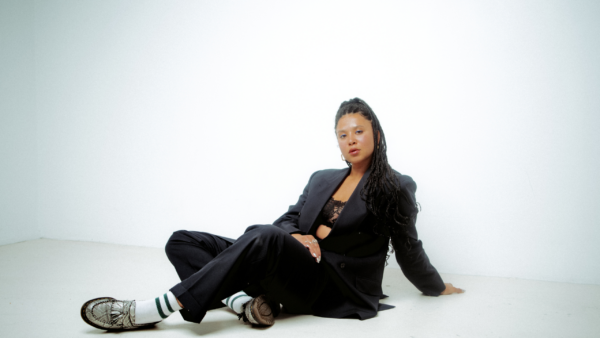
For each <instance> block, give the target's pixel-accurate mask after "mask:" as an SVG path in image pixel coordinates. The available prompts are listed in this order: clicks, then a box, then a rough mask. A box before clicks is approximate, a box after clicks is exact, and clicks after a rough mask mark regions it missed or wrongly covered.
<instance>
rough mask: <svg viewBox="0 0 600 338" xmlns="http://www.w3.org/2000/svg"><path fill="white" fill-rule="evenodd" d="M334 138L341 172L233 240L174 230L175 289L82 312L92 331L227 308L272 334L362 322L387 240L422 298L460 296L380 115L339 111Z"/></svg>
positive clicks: (170, 251) (355, 105)
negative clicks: (423, 233) (434, 258)
mask: <svg viewBox="0 0 600 338" xmlns="http://www.w3.org/2000/svg"><path fill="white" fill-rule="evenodd" d="M335 133H336V137H337V140H338V144H339V147H340V150H341V151H342V155H341V157H342V160H344V161H345V162H346V163H347V164H348V168H347V169H328V170H320V171H317V172H315V173H313V174H312V175H311V177H310V179H309V181H308V184H307V185H306V187H305V188H304V191H303V192H302V195H300V198H299V199H298V202H297V203H296V204H295V205H293V206H290V208H289V210H288V211H287V212H286V213H285V214H283V215H282V216H281V217H280V218H279V219H277V220H276V221H275V222H274V223H273V225H252V226H250V227H248V228H247V229H246V231H245V233H244V234H243V235H242V236H240V237H239V238H238V239H237V240H232V239H229V238H226V237H221V236H217V235H212V234H208V233H203V232H196V231H177V232H175V233H173V235H172V236H171V238H170V239H169V241H168V242H167V245H166V253H167V256H168V258H169V260H170V261H171V263H172V264H173V265H174V266H175V269H176V270H177V273H178V274H179V277H180V278H181V283H179V284H177V285H175V286H174V287H173V288H171V289H170V291H168V292H167V293H165V294H163V295H161V296H159V297H156V298H153V299H149V300H144V301H128V300H125V301H121V300H116V299H114V298H108V297H102V298H96V299H92V300H90V301H88V302H86V303H85V304H84V305H83V307H82V308H81V316H82V318H83V320H84V321H85V322H86V323H88V324H90V325H92V326H94V327H96V328H99V329H108V330H122V329H133V328H140V327H146V326H150V325H154V324H156V323H157V322H160V321H161V320H163V319H165V318H167V317H168V316H169V315H170V314H172V313H174V312H175V311H178V310H179V311H180V313H181V314H182V316H183V318H184V319H185V320H187V321H191V322H195V323H200V321H202V319H203V318H204V316H205V314H206V312H207V311H208V310H211V309H215V308H218V307H222V306H223V304H225V305H227V306H229V307H231V308H232V309H233V310H234V311H235V312H236V313H238V315H239V316H240V318H243V319H244V321H247V322H250V323H252V324H255V325H273V323H274V319H273V318H274V317H275V316H276V315H277V314H278V313H279V311H280V304H281V305H283V308H284V309H285V311H286V312H288V313H296V314H313V315H316V316H322V317H331V318H344V317H355V318H360V319H367V318H371V317H374V316H375V315H376V314H377V311H380V310H385V309H388V308H392V307H393V306H390V305H385V304H380V303H379V300H380V299H382V298H384V297H386V296H385V295H384V294H383V292H382V288H381V283H382V279H383V271H384V266H385V264H386V259H387V256H388V255H387V253H388V246H389V244H390V241H391V245H392V246H393V250H394V252H395V256H396V260H397V261H398V264H399V265H400V267H401V268H402V271H403V273H404V275H405V276H406V277H407V278H408V280H409V281H410V282H411V283H413V284H414V285H415V286H416V287H417V288H418V289H419V290H420V291H421V292H423V293H424V294H425V295H429V296H438V295H449V294H452V293H462V292H463V290H461V289H458V288H455V287H453V286H452V284H450V283H446V284H444V282H443V281H442V279H441V277H440V275H439V274H438V272H437V271H436V269H435V268H434V267H433V266H432V265H431V263H430V262H429V259H428V257H427V255H426V254H425V251H424V250H423V245H422V243H421V241H420V240H419V239H418V237H417V231H416V228H415V222H416V218H417V211H418V209H417V203H416V201H415V191H416V189H417V186H416V184H415V182H414V181H413V180H412V178H410V177H409V176H406V175H401V174H400V173H398V172H397V171H395V170H393V169H392V168H391V167H390V165H389V164H388V161H387V155H386V151H387V148H386V142H385V136H384V133H383V129H382V128H381V125H380V124H379V121H378V119H377V116H375V114H374V113H373V111H372V110H371V108H370V107H369V106H368V105H367V104H366V103H365V102H364V101H362V100H361V99H358V98H355V99H352V100H349V101H346V102H343V103H342V104H341V106H340V108H339V110H338V112H337V114H336V116H335Z"/></svg>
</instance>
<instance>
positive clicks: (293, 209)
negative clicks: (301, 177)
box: [273, 172, 317, 235]
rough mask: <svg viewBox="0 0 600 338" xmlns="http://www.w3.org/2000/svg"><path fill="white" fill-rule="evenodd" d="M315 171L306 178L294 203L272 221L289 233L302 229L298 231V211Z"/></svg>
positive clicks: (304, 199) (304, 200)
mask: <svg viewBox="0 0 600 338" xmlns="http://www.w3.org/2000/svg"><path fill="white" fill-rule="evenodd" d="M316 173H317V172H314V173H313V174H312V175H311V176H310V179H309V180H308V184H306V187H305V188H304V191H302V195H300V197H299V198H298V202H297V203H296V204H295V205H290V207H289V209H288V211H287V212H286V213H285V214H283V215H281V217H279V218H278V219H277V220H275V222H273V225H274V226H276V227H279V228H281V229H283V230H284V231H286V232H287V233H289V234H290V235H291V234H295V233H301V232H302V231H300V227H299V226H298V220H299V219H300V211H301V210H302V207H303V206H304V203H305V202H306V198H307V197H308V191H309V187H310V182H311V181H312V179H313V177H314V176H315V174H316Z"/></svg>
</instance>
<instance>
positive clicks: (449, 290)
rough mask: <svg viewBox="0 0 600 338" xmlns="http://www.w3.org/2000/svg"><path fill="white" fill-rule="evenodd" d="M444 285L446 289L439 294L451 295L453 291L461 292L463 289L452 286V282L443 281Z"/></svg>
mask: <svg viewBox="0 0 600 338" xmlns="http://www.w3.org/2000/svg"><path fill="white" fill-rule="evenodd" d="M444 284H445V285H446V290H444V291H442V293H440V295H451V294H453V293H463V292H465V290H463V289H459V288H457V287H454V285H452V283H444Z"/></svg>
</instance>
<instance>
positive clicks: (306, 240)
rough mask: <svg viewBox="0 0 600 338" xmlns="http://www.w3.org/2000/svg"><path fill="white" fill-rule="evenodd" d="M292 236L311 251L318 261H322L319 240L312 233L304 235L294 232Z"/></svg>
mask: <svg viewBox="0 0 600 338" xmlns="http://www.w3.org/2000/svg"><path fill="white" fill-rule="evenodd" d="M292 236H293V237H294V238H295V239H297V240H298V242H300V243H302V245H304V246H305V247H306V248H307V249H308V250H309V251H310V253H311V255H312V256H313V257H314V258H315V261H317V263H319V262H321V248H320V247H319V243H318V242H317V240H316V239H315V238H314V237H313V236H312V235H306V236H303V235H300V234H292Z"/></svg>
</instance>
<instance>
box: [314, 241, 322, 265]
mask: <svg viewBox="0 0 600 338" xmlns="http://www.w3.org/2000/svg"><path fill="white" fill-rule="evenodd" d="M314 250H315V253H316V254H317V263H321V247H320V246H319V244H318V243H315V249H314Z"/></svg>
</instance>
